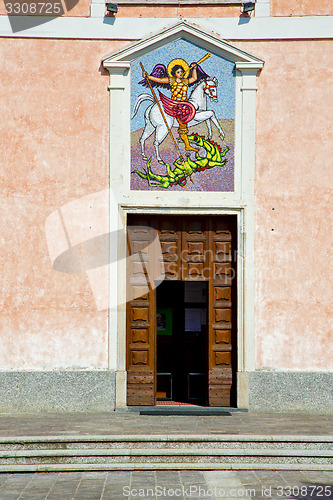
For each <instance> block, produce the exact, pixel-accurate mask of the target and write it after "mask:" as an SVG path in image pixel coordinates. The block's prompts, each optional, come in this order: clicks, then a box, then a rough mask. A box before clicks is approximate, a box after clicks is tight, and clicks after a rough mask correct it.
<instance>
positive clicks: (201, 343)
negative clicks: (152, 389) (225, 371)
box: [156, 281, 208, 405]
mask: <svg viewBox="0 0 333 500" xmlns="http://www.w3.org/2000/svg"><path fill="white" fill-rule="evenodd" d="M156 293H157V325H156V326H157V370H156V371H157V394H156V396H157V401H176V402H179V403H189V404H196V405H207V389H208V380H207V374H208V353H207V346H208V339H207V335H208V327H207V322H208V321H207V309H208V282H206V281H163V282H162V284H161V285H160V286H158V287H157V289H156Z"/></svg>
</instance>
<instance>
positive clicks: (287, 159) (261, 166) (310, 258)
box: [237, 40, 333, 370]
mask: <svg viewBox="0 0 333 500" xmlns="http://www.w3.org/2000/svg"><path fill="white" fill-rule="evenodd" d="M237 45H238V46H240V47H241V48H244V49H245V50H248V51H249V52H250V53H252V54H256V55H258V56H260V57H261V58H263V59H264V60H265V66H264V69H263V71H262V73H261V75H260V77H259V78H258V93H257V99H258V101H257V138H256V180H255V218H256V234H255V259H256V311H255V314H256V349H257V368H263V369H264V368H269V369H279V370H328V369H332V368H333V355H332V354H333V353H332V345H333V342H332V341H333V332H332V308H331V297H332V282H331V280H330V276H332V255H331V249H332V243H333V242H332V231H331V229H330V228H331V227H332V212H331V209H330V206H331V200H332V165H331V162H332V160H331V158H332V142H331V137H332V121H331V117H332V99H331V97H330V84H329V82H330V81H332V77H333V74H332V63H333V51H332V42H330V41H315V40H314V41H300V42H292V41H284V42H277V41H274V42H258V43H242V44H237Z"/></svg>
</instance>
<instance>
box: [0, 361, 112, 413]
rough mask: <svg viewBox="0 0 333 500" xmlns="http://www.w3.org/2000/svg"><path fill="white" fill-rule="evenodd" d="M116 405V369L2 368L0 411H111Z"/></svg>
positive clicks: (0, 375)
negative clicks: (4, 369) (57, 369)
mask: <svg viewBox="0 0 333 500" xmlns="http://www.w3.org/2000/svg"><path fill="white" fill-rule="evenodd" d="M114 407H115V372H114V371H84V370H78V371H76V370H75V371H74V370H73V371H36V372H35V371H22V372H21V371H20V372H0V411H1V412H14V413H35V412H39V411H44V412H62V411H64V412H71V411H73V412H75V411H81V412H84V411H110V410H114Z"/></svg>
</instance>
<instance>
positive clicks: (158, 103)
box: [140, 62, 185, 164]
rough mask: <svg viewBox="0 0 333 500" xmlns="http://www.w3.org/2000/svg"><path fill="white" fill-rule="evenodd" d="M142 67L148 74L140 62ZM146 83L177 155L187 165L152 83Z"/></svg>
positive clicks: (147, 79)
mask: <svg viewBox="0 0 333 500" xmlns="http://www.w3.org/2000/svg"><path fill="white" fill-rule="evenodd" d="M140 66H141V69H142V71H143V72H144V73H146V71H145V69H144V67H143V64H142V63H141V62H140ZM146 82H147V83H148V85H149V88H150V90H151V93H152V94H153V97H154V99H155V101H156V104H157V106H158V109H159V110H160V112H161V115H162V118H163V120H164V123H165V125H166V127H167V129H168V132H169V134H170V136H171V139H172V140H173V143H174V145H175V147H176V149H177V153H178V154H179V158H181V159H182V161H183V163H184V164H185V160H184V158H183V156H182V154H181V152H180V150H179V147H178V144H177V143H176V141H175V138H174V136H173V135H172V132H171V129H170V127H169V125H168V122H167V120H166V118H165V116H164V113H163V110H162V106H161V104H160V102H159V100H158V99H157V97H156V94H155V92H154V89H153V87H152V86H151V83H150V81H149V78H146Z"/></svg>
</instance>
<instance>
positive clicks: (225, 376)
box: [208, 217, 234, 406]
mask: <svg viewBox="0 0 333 500" xmlns="http://www.w3.org/2000/svg"><path fill="white" fill-rule="evenodd" d="M231 236H232V235H231V230H230V225H229V224H228V221H227V220H223V219H220V218H214V217H212V218H211V220H210V235H209V242H210V245H209V246H210V249H211V250H212V252H211V253H210V257H211V262H210V280H209V346H208V352H209V360H208V361H209V374H208V379H209V387H208V397H209V406H230V405H231V386H232V382H233V367H232V343H231V341H232V335H231V332H232V330H231V329H232V290H231V285H232V282H233V278H234V276H233V274H234V269H233V267H232V242H231Z"/></svg>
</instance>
